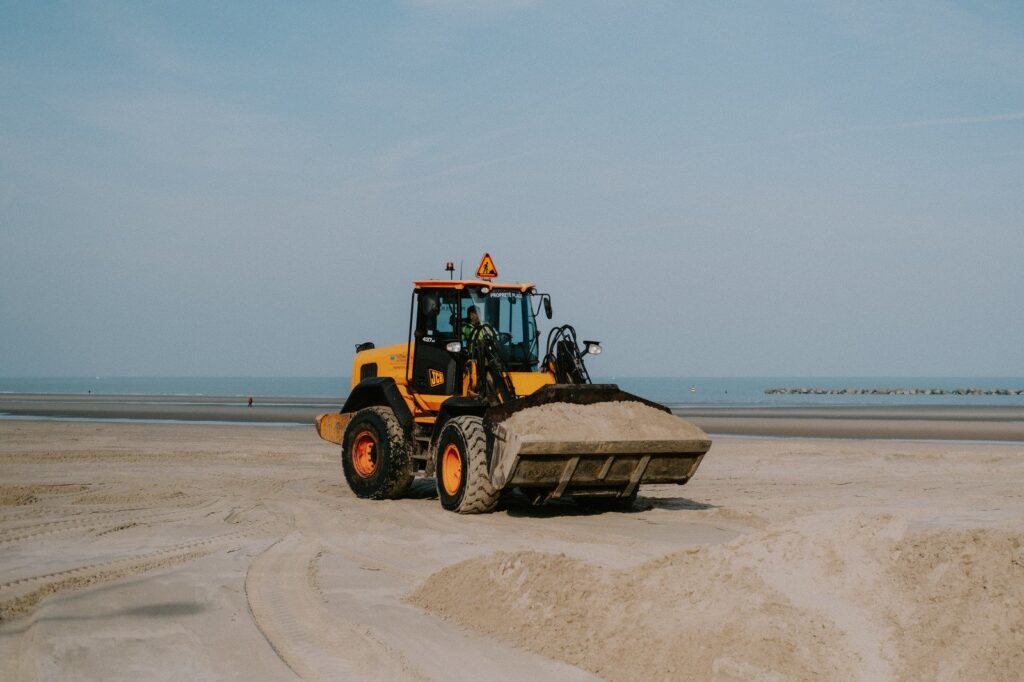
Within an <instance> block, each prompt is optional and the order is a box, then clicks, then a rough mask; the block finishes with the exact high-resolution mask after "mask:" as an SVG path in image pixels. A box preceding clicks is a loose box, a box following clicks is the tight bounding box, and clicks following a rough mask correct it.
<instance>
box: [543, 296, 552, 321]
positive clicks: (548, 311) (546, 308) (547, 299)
mask: <svg viewBox="0 0 1024 682" xmlns="http://www.w3.org/2000/svg"><path fill="white" fill-rule="evenodd" d="M544 314H545V315H546V316H547V318H548V319H549V320H550V319H551V297H550V296H548V295H547V294H544Z"/></svg>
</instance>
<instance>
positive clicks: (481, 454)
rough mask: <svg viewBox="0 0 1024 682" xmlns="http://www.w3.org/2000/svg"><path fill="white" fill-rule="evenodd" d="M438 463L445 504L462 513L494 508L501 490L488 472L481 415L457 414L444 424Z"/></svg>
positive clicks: (438, 451) (441, 494)
mask: <svg viewBox="0 0 1024 682" xmlns="http://www.w3.org/2000/svg"><path fill="white" fill-rule="evenodd" d="M434 464H435V469H434V470H435V471H436V472H437V496H438V497H439V498H440V499H441V506H442V507H444V508H445V509H447V510H449V511H454V512H458V513H460V514H482V513H485V512H489V511H494V508H495V507H496V506H497V505H498V491H497V490H495V489H494V486H493V485H491V478H490V476H488V474H487V436H486V434H485V433H484V424H483V420H482V419H480V417H469V416H462V417H454V418H453V419H452V420H451V421H449V422H448V423H447V424H445V425H444V428H442V429H441V435H440V437H438V440H437V451H436V452H435V461H434Z"/></svg>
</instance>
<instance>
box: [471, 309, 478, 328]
mask: <svg viewBox="0 0 1024 682" xmlns="http://www.w3.org/2000/svg"><path fill="white" fill-rule="evenodd" d="M469 323H470V324H474V325H475V324H480V316H479V315H477V313H476V311H475V310H470V311H469Z"/></svg>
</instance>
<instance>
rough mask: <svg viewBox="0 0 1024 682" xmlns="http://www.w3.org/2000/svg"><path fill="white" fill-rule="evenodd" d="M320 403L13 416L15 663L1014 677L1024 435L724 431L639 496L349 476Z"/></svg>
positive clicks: (152, 671)
mask: <svg viewBox="0 0 1024 682" xmlns="http://www.w3.org/2000/svg"><path fill="white" fill-rule="evenodd" d="M340 469H341V468H340V465H339V463H338V452H337V448H336V447H335V446H332V445H330V444H327V443H324V442H323V441H320V440H319V439H318V438H317V437H316V435H315V433H313V429H311V428H304V427H274V426H262V427H256V426H246V425H234V426H232V425H198V424H193V425H188V424H149V423H146V424H140V423H98V422H61V421H16V420H3V421H0V546H2V548H3V551H2V552H0V679H4V680H25V679H40V678H44V679H69V678H76V679H127V678H130V679H171V678H173V679H182V678H189V679H192V678H235V679H260V680H262V679H267V680H278V679H289V678H294V677H301V678H305V679H396V680H406V679H408V680H420V679H436V680H460V679H461V680H478V679H508V680H521V679H558V680H573V679H579V680H582V679H594V678H595V677H601V678H605V679H611V680H629V679H637V680H640V679H643V680H647V679H680V678H685V679H697V680H705V679H707V680H711V679H716V680H755V679H838V680H857V679H861V680H878V679H908V680H909V679H936V678H943V679H993V680H1010V679H1017V678H1018V676H1019V671H1020V670H1021V666H1022V664H1024V530H1022V529H1024V492H1022V491H1024V448H1022V447H1021V446H1020V445H1019V444H969V443H953V442H947V443H923V442H895V441H884V440H825V439H822V440H814V439H798V440H788V439H757V438H724V437H720V438H718V439H716V441H715V443H714V445H713V446H712V449H711V452H710V453H709V454H708V456H707V458H706V459H705V461H704V464H703V465H702V466H701V469H700V470H699V471H698V473H697V476H696V477H695V478H694V480H693V481H691V482H690V483H689V484H687V485H686V486H684V487H675V486H650V487H643V488H641V490H640V499H639V504H638V505H637V509H636V510H635V511H634V512H631V513H592V512H588V511H585V510H582V509H580V508H577V507H576V506H575V505H574V504H573V503H571V502H563V503H560V504H559V505H557V506H553V507H543V508H535V507H531V506H530V505H529V504H528V503H527V502H526V501H525V500H523V499H519V498H516V497H512V498H510V499H508V500H506V501H504V502H503V503H502V505H501V507H500V508H499V511H498V512H496V513H494V514H490V515H485V516H474V517H461V516H458V515H455V514H451V513H449V512H445V511H443V510H442V509H441V507H440V504H439V503H438V501H437V499H436V497H435V496H434V494H433V489H432V484H433V481H430V480H421V481H418V482H417V483H416V485H415V486H414V488H413V497H412V498H411V499H404V500H398V501H381V502H375V501H367V500H359V499H357V498H355V497H354V496H353V495H352V494H351V492H350V491H349V490H348V488H347V486H345V484H344V482H343V480H342V475H341V470H340Z"/></svg>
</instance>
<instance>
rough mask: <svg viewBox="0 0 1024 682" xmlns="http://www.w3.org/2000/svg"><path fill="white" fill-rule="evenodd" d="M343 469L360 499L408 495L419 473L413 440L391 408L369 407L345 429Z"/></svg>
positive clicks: (342, 448) (358, 414) (379, 498)
mask: <svg viewBox="0 0 1024 682" xmlns="http://www.w3.org/2000/svg"><path fill="white" fill-rule="evenodd" d="M341 466H342V469H344V471H345V480H346V481H348V487H349V488H351V489H352V492H354V493H355V494H356V495H357V496H359V497H369V498H372V499H375V500H381V499H395V498H399V497H402V496H403V495H405V493H406V492H407V491H408V490H409V486H410V485H412V480H413V477H414V475H415V472H414V471H413V462H412V458H411V457H410V456H409V440H408V438H406V435H405V430H404V429H403V428H402V425H401V424H399V423H398V419H397V418H396V417H395V413H394V412H393V411H392V410H391V409H389V408H387V407H367V408H364V409H362V410H359V411H358V412H356V414H355V416H354V417H352V421H350V422H349V423H348V428H347V429H345V439H344V441H343V444H342V447H341Z"/></svg>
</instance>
